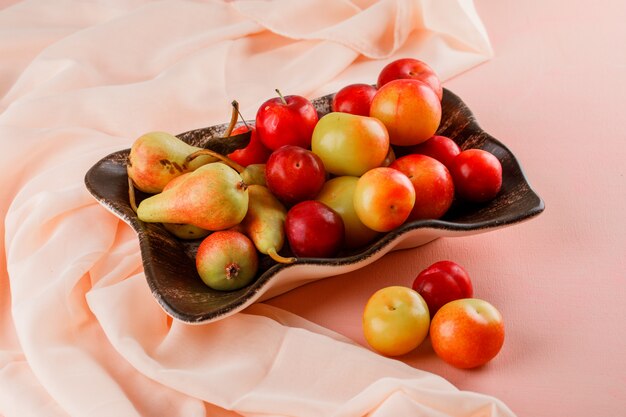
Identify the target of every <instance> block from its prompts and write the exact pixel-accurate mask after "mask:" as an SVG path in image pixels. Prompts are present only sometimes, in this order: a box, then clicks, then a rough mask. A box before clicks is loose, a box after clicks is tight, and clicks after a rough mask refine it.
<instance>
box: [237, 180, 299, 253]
mask: <svg viewBox="0 0 626 417" xmlns="http://www.w3.org/2000/svg"><path fill="white" fill-rule="evenodd" d="M248 193H249V198H250V202H249V204H248V213H247V214H246V217H244V219H243V221H242V222H241V225H240V228H241V230H243V232H244V233H245V234H246V235H247V236H248V237H249V238H250V239H251V240H252V242H253V243H254V246H256V248H257V250H258V251H259V252H261V253H263V254H266V255H270V256H271V257H272V259H274V260H275V261H277V262H281V263H291V262H294V261H295V258H285V257H282V256H280V255H278V251H280V250H281V249H282V247H283V245H284V244H285V218H286V217H287V210H286V209H285V206H283V204H282V203H281V202H280V201H278V199H277V198H276V197H275V196H274V194H272V193H271V191H270V190H268V189H267V187H264V186H262V185H258V184H252V185H249V186H248Z"/></svg>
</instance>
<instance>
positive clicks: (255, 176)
mask: <svg viewBox="0 0 626 417" xmlns="http://www.w3.org/2000/svg"><path fill="white" fill-rule="evenodd" d="M241 178H242V179H243V180H244V182H245V183H246V184H248V185H252V184H258V185H263V186H265V185H267V183H266V182H265V164H250V165H248V166H247V167H246V168H245V169H244V170H243V171H242V172H241Z"/></svg>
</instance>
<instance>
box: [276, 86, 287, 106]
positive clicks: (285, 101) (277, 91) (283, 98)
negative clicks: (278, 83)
mask: <svg viewBox="0 0 626 417" xmlns="http://www.w3.org/2000/svg"><path fill="white" fill-rule="evenodd" d="M276 93H277V94H278V97H280V101H282V102H283V104H285V105H286V104H287V100H285V97H283V95H282V94H281V92H280V90H279V89H278V88H277V89H276Z"/></svg>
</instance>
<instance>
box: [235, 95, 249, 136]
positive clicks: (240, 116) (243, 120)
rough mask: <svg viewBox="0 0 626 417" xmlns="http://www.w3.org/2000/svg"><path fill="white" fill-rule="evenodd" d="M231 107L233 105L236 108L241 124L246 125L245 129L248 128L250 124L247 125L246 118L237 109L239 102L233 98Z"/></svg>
mask: <svg viewBox="0 0 626 417" xmlns="http://www.w3.org/2000/svg"><path fill="white" fill-rule="evenodd" d="M235 104H237V106H236V107H235ZM233 107H235V109H236V110H237V114H239V118H240V119H241V121H242V122H243V125H244V126H245V127H246V129H248V130H250V126H248V123H246V119H244V118H243V115H242V114H241V112H240V111H239V103H237V101H236V100H233Z"/></svg>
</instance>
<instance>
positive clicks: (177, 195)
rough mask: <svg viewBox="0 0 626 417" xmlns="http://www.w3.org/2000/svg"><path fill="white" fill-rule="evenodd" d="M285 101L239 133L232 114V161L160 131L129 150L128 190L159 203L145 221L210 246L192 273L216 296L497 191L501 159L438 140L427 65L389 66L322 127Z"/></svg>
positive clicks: (435, 95) (295, 99) (275, 101)
mask: <svg viewBox="0 0 626 417" xmlns="http://www.w3.org/2000/svg"><path fill="white" fill-rule="evenodd" d="M277 92H278V91H277ZM278 95H279V96H278V97H275V98H272V99H269V100H267V101H266V102H265V103H263V104H262V105H261V106H260V108H259V109H258V112H257V115H256V123H255V125H254V126H252V125H248V124H247V123H245V122H244V125H243V126H240V127H239V128H237V129H234V130H233V127H234V126H235V122H236V120H237V118H236V115H235V112H233V115H234V117H233V120H231V126H230V128H229V130H228V133H227V136H228V135H237V134H241V133H247V132H249V134H250V141H249V143H248V145H247V146H246V147H245V148H243V149H239V150H237V151H235V152H232V153H230V154H228V155H220V154H217V153H215V152H212V151H209V150H203V149H199V148H195V147H193V146H190V145H188V144H186V143H184V142H182V141H180V140H178V139H177V138H176V137H174V136H172V135H169V134H166V133H161V132H156V133H149V134H146V135H144V136H142V137H140V138H139V139H138V140H137V141H136V142H135V143H134V144H133V147H132V149H131V152H130V155H129V163H128V176H129V181H130V183H131V185H132V187H134V188H137V189H139V190H141V191H143V192H146V193H151V194H155V195H153V196H150V197H148V198H146V199H144V200H143V201H142V202H141V203H140V204H139V205H138V207H136V211H137V216H138V218H139V219H140V220H142V221H144V222H158V223H163V224H164V227H166V228H167V230H169V231H171V232H172V233H174V234H175V235H176V236H178V237H181V238H196V239H199V238H203V239H204V240H203V241H202V243H201V244H200V246H199V247H198V253H197V256H196V265H197V269H198V273H199V275H200V277H201V278H202V280H203V281H204V282H205V283H206V284H207V285H208V286H210V287H211V288H214V289H218V290H234V289H238V288H241V287H243V286H245V285H247V284H249V283H250V282H251V281H252V280H253V279H254V277H255V276H256V275H257V269H258V265H259V253H260V254H264V255H268V256H270V257H271V258H272V259H274V260H275V261H277V262H294V261H295V260H296V258H297V257H317V258H319V257H322V258H328V257H334V256H337V255H338V254H339V253H340V252H341V251H342V250H345V249H347V250H353V249H355V248H359V247H363V246H365V245H367V244H369V243H371V242H372V241H373V240H374V239H376V237H377V236H379V235H380V234H381V233H385V232H389V231H391V230H393V229H395V228H397V227H399V226H401V225H402V224H404V223H405V222H407V221H414V220H419V219H437V218H440V217H442V216H443V215H444V214H445V213H446V212H447V211H448V209H449V208H450V206H451V205H452V202H453V200H454V198H455V197H458V198H459V199H460V201H471V202H485V201H488V200H490V199H492V198H494V197H495V196H496V195H497V194H498V192H499V190H500V187H501V183H502V168H501V165H500V162H499V161H498V159H497V158H496V157H495V156H493V155H492V154H490V153H488V152H485V151H483V150H479V149H468V150H465V151H463V152H461V150H460V149H459V147H458V146H457V144H456V143H455V142H454V141H453V140H452V139H450V138H446V137H443V136H436V135H435V133H436V132H437V129H438V128H439V125H440V122H441V115H442V108H441V98H442V88H441V83H440V81H439V79H438V77H437V76H436V74H435V73H434V71H433V70H432V69H430V68H429V67H428V66H427V65H426V64H424V63H423V62H421V61H418V60H415V59H401V60H398V61H395V62H393V63H391V64H389V65H387V66H386V67H385V68H383V70H382V71H381V73H380V74H379V77H378V82H377V85H376V86H375V87H374V86H371V85H365V84H354V85H350V86H347V87H345V88H343V89H342V90H340V91H339V92H337V94H336V95H335V96H334V98H333V101H332V110H333V111H332V112H330V113H328V114H326V115H324V116H323V117H321V118H319V116H318V113H317V111H316V109H315V108H314V106H313V105H312V104H311V102H310V101H309V100H307V99H306V98H304V97H300V96H294V95H291V96H285V97H283V96H282V95H281V94H280V92H278ZM235 110H237V109H235ZM396 155H398V158H396ZM131 204H134V203H133V193H131ZM285 242H286V243H288V246H286V245H285ZM281 251H282V252H283V253H282V255H281V254H280V253H279V252H281ZM293 256H295V257H293Z"/></svg>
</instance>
